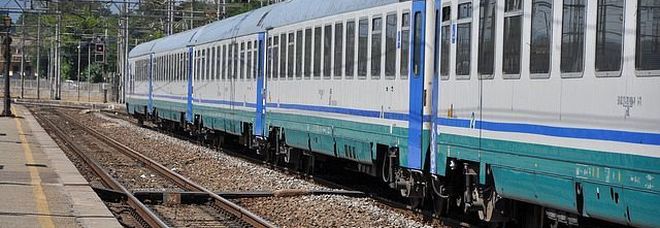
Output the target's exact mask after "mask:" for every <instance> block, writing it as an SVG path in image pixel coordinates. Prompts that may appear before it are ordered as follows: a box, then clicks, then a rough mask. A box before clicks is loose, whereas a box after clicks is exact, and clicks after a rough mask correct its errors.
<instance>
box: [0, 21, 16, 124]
mask: <svg viewBox="0 0 660 228" xmlns="http://www.w3.org/2000/svg"><path fill="white" fill-rule="evenodd" d="M3 24H4V26H5V29H6V30H7V31H6V32H7V33H6V34H5V38H4V39H3V40H2V45H3V46H4V47H3V48H2V49H3V51H4V53H3V54H4V56H5V105H4V109H3V110H2V114H0V116H4V117H7V116H10V117H11V116H14V115H13V114H12V113H11V93H10V92H9V89H10V88H9V87H10V86H9V67H11V36H10V35H9V32H10V31H11V17H9V15H7V16H5V17H4V18H3Z"/></svg>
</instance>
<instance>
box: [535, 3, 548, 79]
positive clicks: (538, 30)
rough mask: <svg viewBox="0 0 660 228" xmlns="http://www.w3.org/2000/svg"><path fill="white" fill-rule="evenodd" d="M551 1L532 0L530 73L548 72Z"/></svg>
mask: <svg viewBox="0 0 660 228" xmlns="http://www.w3.org/2000/svg"><path fill="white" fill-rule="evenodd" d="M552 2H553V1H552V0H533V1H532V31H531V39H530V44H529V51H530V54H529V71H530V73H531V74H548V73H549V72H550V54H551V53H550V52H551V50H552V49H551V46H550V45H551V41H552V21H553V17H552ZM548 76H549V75H548Z"/></svg>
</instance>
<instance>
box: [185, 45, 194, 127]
mask: <svg viewBox="0 0 660 228" xmlns="http://www.w3.org/2000/svg"><path fill="white" fill-rule="evenodd" d="M193 51H194V49H193V47H190V48H188V62H187V63H186V64H188V72H187V75H188V80H186V81H187V82H188V85H187V88H188V89H187V90H188V94H187V97H188V99H187V101H186V121H187V122H188V123H192V122H193V79H194V77H193V72H194V71H193V66H194V65H193V61H194V60H195V58H194V57H195V56H194V54H193Z"/></svg>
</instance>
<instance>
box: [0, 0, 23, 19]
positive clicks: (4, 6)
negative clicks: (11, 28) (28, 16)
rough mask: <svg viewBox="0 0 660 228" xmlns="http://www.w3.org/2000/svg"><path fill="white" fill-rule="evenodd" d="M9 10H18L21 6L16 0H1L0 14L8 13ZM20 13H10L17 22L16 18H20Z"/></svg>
mask: <svg viewBox="0 0 660 228" xmlns="http://www.w3.org/2000/svg"><path fill="white" fill-rule="evenodd" d="M20 3H23V2H22V1H20ZM7 10H11V11H18V10H20V8H19V7H18V5H17V4H16V1H14V0H0V15H5V14H7ZM20 15H21V14H19V13H13V14H10V15H9V16H11V17H12V21H13V22H16V20H18V17H19V16H20Z"/></svg>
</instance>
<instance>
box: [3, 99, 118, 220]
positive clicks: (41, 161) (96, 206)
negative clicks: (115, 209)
mask: <svg viewBox="0 0 660 228" xmlns="http://www.w3.org/2000/svg"><path fill="white" fill-rule="evenodd" d="M13 108H14V115H16V116H17V118H0V227H122V226H121V225H120V224H119V222H117V220H116V219H115V218H114V216H113V215H112V213H110V211H109V210H108V208H107V207H106V206H105V204H104V203H103V202H102V201H101V199H100V198H99V197H98V196H97V195H96V193H94V191H93V190H92V188H91V187H90V186H89V183H88V182H87V181H86V180H85V178H83V177H82V175H80V173H79V172H78V170H77V169H76V167H75V166H74V165H73V164H72V163H71V161H69V159H68V158H67V157H66V155H65V154H64V152H62V150H60V148H59V147H58V146H57V144H56V143H55V142H54V141H53V140H52V139H51V138H50V136H49V135H48V134H47V133H46V132H45V131H44V129H43V128H41V126H40V125H39V123H38V122H37V121H36V120H35V119H34V117H33V116H32V115H31V114H30V112H29V111H28V110H27V109H26V108H24V107H22V106H19V105H14V106H13Z"/></svg>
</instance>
